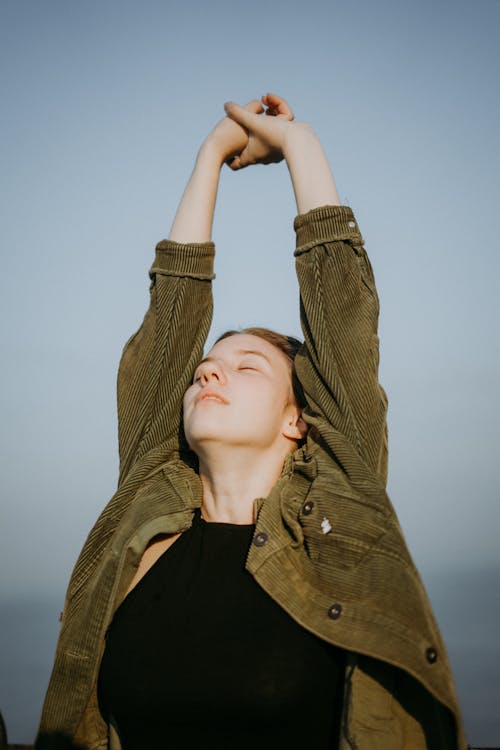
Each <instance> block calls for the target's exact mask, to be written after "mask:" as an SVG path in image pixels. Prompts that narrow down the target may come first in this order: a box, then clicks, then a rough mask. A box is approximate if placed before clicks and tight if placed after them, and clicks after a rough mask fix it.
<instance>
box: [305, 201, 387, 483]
mask: <svg viewBox="0 0 500 750" xmlns="http://www.w3.org/2000/svg"><path fill="white" fill-rule="evenodd" d="M294 227H295V230H296V233H297V248H296V251H295V256H296V269H297V276H298V280H299V286H300V308H301V324H302V330H303V334H304V338H305V345H304V347H303V349H302V350H301V352H299V354H298V355H297V358H296V370H297V375H298V378H299V380H300V382H301V384H302V387H303V389H304V393H305V397H306V401H307V408H306V410H305V412H304V417H305V419H306V421H309V422H310V424H311V425H315V426H317V427H319V429H320V431H321V426H322V425H323V426H324V425H325V424H326V425H327V431H328V430H329V431H330V434H331V433H332V429H331V428H333V432H334V433H337V435H340V436H341V438H342V440H343V441H344V443H345V442H346V441H347V443H348V445H349V447H350V449H353V450H354V452H355V454H356V455H357V456H358V457H359V458H361V460H362V462H363V463H364V464H365V466H367V467H368V469H369V470H370V472H375V474H376V476H377V477H378V479H379V480H381V481H382V482H383V484H385V482H386V479H387V427H386V411H387V399H386V396H385V393H384V391H383V389H382V388H381V386H380V385H379V383H378V336H377V323H378V313H379V303H378V297H377V291H376V288H375V281H374V278H373V272H372V268H371V265H370V261H369V260H368V257H367V255H366V252H365V250H364V248H363V239H362V237H361V234H360V232H359V229H358V225H357V222H356V220H355V218H354V215H353V213H352V211H351V209H350V208H348V207H346V206H323V207H321V208H317V209H314V210H313V211H310V212H309V213H307V214H303V215H300V216H298V217H297V218H296V219H295V223H294ZM341 442H342V441H337V444H338V445H340V444H341ZM346 455H347V453H346ZM339 463H340V464H342V460H339Z"/></svg>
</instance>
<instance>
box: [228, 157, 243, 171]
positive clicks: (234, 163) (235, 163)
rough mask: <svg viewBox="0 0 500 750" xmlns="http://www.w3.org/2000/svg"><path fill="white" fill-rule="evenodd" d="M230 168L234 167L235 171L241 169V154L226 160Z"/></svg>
mask: <svg viewBox="0 0 500 750" xmlns="http://www.w3.org/2000/svg"><path fill="white" fill-rule="evenodd" d="M226 164H227V166H228V167H229V169H232V170H233V172H236V171H238V169H241V160H240V157H239V156H233V158H232V159H228V160H227V162H226Z"/></svg>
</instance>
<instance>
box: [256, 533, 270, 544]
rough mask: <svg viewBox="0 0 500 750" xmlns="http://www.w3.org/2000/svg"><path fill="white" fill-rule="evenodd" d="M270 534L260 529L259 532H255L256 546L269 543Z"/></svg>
mask: <svg viewBox="0 0 500 750" xmlns="http://www.w3.org/2000/svg"><path fill="white" fill-rule="evenodd" d="M267 539H268V536H267V534H266V532H265V531H259V532H258V533H257V534H255V536H254V538H253V543H254V544H255V546H256V547H263V546H264V544H267Z"/></svg>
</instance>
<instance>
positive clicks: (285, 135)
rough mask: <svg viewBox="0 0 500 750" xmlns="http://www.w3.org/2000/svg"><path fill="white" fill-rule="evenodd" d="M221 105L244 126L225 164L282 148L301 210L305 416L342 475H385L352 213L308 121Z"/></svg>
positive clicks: (370, 318) (366, 277)
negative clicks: (235, 152) (239, 149)
mask: <svg viewBox="0 0 500 750" xmlns="http://www.w3.org/2000/svg"><path fill="white" fill-rule="evenodd" d="M277 99H278V100H279V97H277ZM281 101H282V100H281ZM226 112H227V114H228V115H229V117H231V118H233V119H234V120H235V121H237V122H238V123H239V124H240V125H242V126H243V127H245V128H246V129H247V130H248V132H249V140H248V146H247V148H246V149H245V151H244V152H243V154H242V155H241V157H240V159H239V160H238V161H237V162H236V163H235V164H233V165H231V166H232V167H233V168H236V169H239V168H241V167H243V166H246V165H247V164H252V163H255V162H256V161H265V158H262V154H263V153H265V151H266V149H267V151H268V153H272V154H273V155H274V156H275V157H276V156H277V155H278V156H279V155H280V154H281V156H282V157H283V156H284V157H285V158H286V162H287V166H288V169H289V171H290V176H291V179H292V184H293V188H294V192H295V197H296V201H297V209H298V213H299V216H298V217H297V219H296V220H295V229H296V232H297V249H296V251H295V255H296V268H297V276H298V280H299V286H300V302H301V323H302V330H303V332H304V338H305V344H306V346H305V347H304V349H303V350H301V352H299V354H298V355H297V357H296V360H295V363H296V370H297V374H298V376H299V379H300V381H301V384H302V386H303V389H304V393H305V395H306V399H307V401H308V409H306V410H305V412H304V418H305V420H306V422H308V423H309V425H310V426H314V427H316V428H317V430H318V431H319V433H320V434H321V437H322V438H323V442H324V443H326V444H329V446H330V448H331V451H332V453H334V454H335V456H336V458H337V460H338V461H339V463H340V464H341V465H342V466H343V468H344V470H345V471H346V472H347V473H348V474H351V475H356V476H358V477H359V476H361V475H363V476H364V470H363V468H362V465H361V464H360V463H359V459H360V458H361V461H362V464H364V466H365V467H367V468H368V475H367V476H373V475H375V476H377V477H378V479H379V480H380V481H381V482H382V483H385V480H386V472H387V435H386V422H385V417H386V407H387V402H386V398H385V394H384V391H383V390H382V388H381V387H380V385H379V383H378V338H377V322H378V297H377V292H376V288H375V282H374V278H373V273H372V269H371V266H370V262H369V260H368V257H367V255H366V253H365V250H364V248H363V244H362V243H363V240H362V237H361V234H360V231H359V228H358V224H357V222H356V220H355V217H354V215H353V213H352V211H351V209H350V208H349V207H347V206H340V205H339V197H338V193H337V189H336V187H335V182H334V179H333V175H332V172H331V170H330V166H329V164H328V161H327V159H326V156H325V153H324V151H323V148H322V146H321V144H320V142H319V139H318V138H317V136H316V135H315V133H314V132H313V130H312V128H311V127H310V126H309V125H307V124H306V123H302V122H291V121H288V120H286V119H284V118H279V117H263V116H262V115H256V114H253V113H250V112H246V111H244V110H243V109H242V108H241V107H239V106H238V105H236V104H233V103H232V102H230V103H228V104H226ZM271 114H273V113H272V112H271ZM257 157H258V158H257ZM274 160H276V161H278V160H279V159H278V158H275V159H274ZM332 427H333V430H332V429H331V428H332Z"/></svg>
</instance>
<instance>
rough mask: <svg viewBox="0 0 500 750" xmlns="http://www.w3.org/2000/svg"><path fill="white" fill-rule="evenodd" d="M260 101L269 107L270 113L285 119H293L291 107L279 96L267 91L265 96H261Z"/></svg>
mask: <svg viewBox="0 0 500 750" xmlns="http://www.w3.org/2000/svg"><path fill="white" fill-rule="evenodd" d="M264 100H265V101H264ZM262 101H263V102H264V104H266V106H268V107H269V109H271V114H273V115H276V116H278V117H283V119H285V120H293V118H294V114H293V112H292V109H291V107H290V105H289V104H288V102H287V101H285V99H283V98H282V97H281V96H278V95H277V94H271V93H268V94H266V96H265V97H262Z"/></svg>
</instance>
